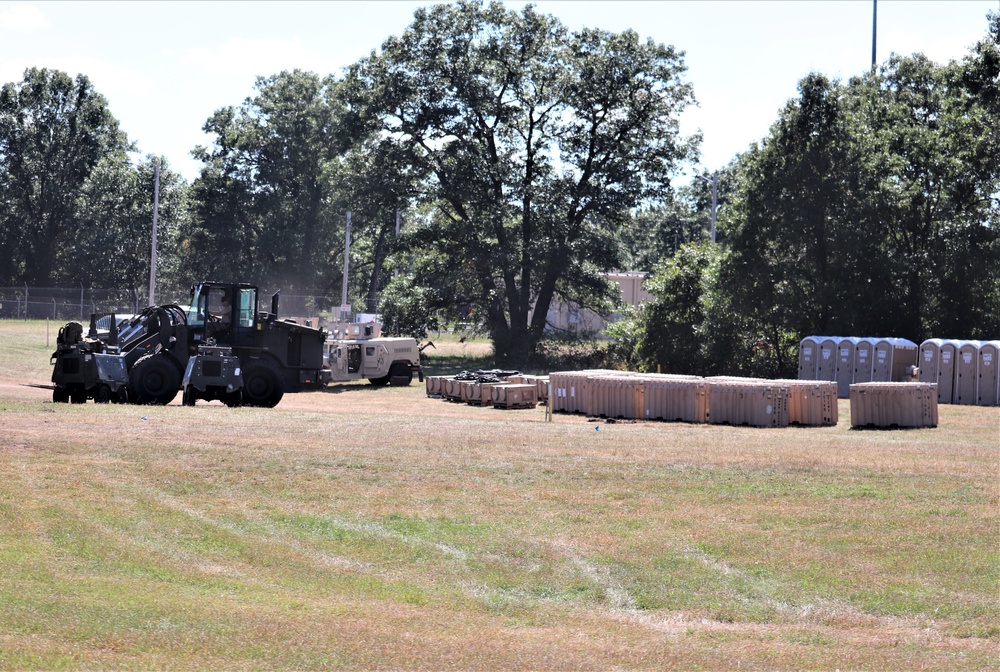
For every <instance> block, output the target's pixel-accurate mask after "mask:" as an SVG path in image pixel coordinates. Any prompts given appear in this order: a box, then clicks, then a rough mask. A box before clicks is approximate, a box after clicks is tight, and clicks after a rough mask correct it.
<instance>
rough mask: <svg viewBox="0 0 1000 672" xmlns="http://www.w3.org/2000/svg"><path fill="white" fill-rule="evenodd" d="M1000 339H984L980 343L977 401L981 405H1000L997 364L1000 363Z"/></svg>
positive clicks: (999, 377) (999, 378)
mask: <svg viewBox="0 0 1000 672" xmlns="http://www.w3.org/2000/svg"><path fill="white" fill-rule="evenodd" d="M998 359H1000V341H983V342H982V343H981V344H980V345H979V384H978V390H977V393H976V403H977V404H978V405H980V406H997V405H1000V400H998V398H997V397H998V393H997V383H998V381H1000V376H998V375H997V366H998V364H1000V362H998V361H997V360H998Z"/></svg>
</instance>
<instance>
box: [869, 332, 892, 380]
mask: <svg viewBox="0 0 1000 672" xmlns="http://www.w3.org/2000/svg"><path fill="white" fill-rule="evenodd" d="M892 341H893V339H891V338H880V339H878V340H877V341H875V356H874V357H873V358H872V382H873V383H888V382H889V381H891V380H892Z"/></svg>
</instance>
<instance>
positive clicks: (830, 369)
mask: <svg viewBox="0 0 1000 672" xmlns="http://www.w3.org/2000/svg"><path fill="white" fill-rule="evenodd" d="M839 344H840V337H839V336H827V337H826V338H824V339H823V340H822V341H820V344H819V359H818V360H817V362H816V380H837V345H839Z"/></svg>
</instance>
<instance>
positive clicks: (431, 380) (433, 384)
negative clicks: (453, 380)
mask: <svg viewBox="0 0 1000 672" xmlns="http://www.w3.org/2000/svg"><path fill="white" fill-rule="evenodd" d="M448 378H449V376H425V377H424V386H425V388H426V390H427V396H428V397H430V398H432V399H440V398H441V397H443V396H444V381H446V380H448Z"/></svg>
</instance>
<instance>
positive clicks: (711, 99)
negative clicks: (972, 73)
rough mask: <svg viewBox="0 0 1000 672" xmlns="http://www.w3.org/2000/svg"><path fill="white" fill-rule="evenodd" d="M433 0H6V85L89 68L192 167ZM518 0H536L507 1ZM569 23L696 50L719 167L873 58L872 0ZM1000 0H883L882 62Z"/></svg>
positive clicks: (630, 4) (599, 2)
mask: <svg viewBox="0 0 1000 672" xmlns="http://www.w3.org/2000/svg"><path fill="white" fill-rule="evenodd" d="M431 4H436V3H434V2H432V1H431V0H427V1H424V2H412V1H410V0H380V1H377V2H375V1H351V0H342V1H339V2H329V1H327V2H324V1H322V0H313V1H310V2H272V1H268V0H259V1H257V2H245V1H240V0H229V1H226V2H209V1H200V2H183V1H179V0H176V1H170V2H152V1H143V2H128V1H117V2H88V1H79V0H75V1H73V2H53V1H45V2H9V1H7V0H0V84H2V83H5V82H18V81H20V80H21V79H22V77H23V74H24V71H25V69H26V68H29V67H33V66H34V67H46V68H55V69H59V70H63V71H65V72H67V73H69V74H70V75H72V76H75V75H77V74H78V73H82V74H85V75H87V76H88V77H89V78H90V80H91V81H92V82H93V84H94V86H95V88H96V89H97V90H98V91H99V92H100V93H102V94H103V95H104V96H105V97H106V98H107V100H108V104H109V107H110V109H111V112H112V114H114V115H115V117H116V118H117V119H118V121H119V123H120V125H121V128H122V129H123V130H124V131H125V132H126V133H127V134H128V136H129V139H130V140H132V141H133V142H135V143H136V145H137V149H138V151H139V153H140V155H146V154H155V155H159V156H164V157H166V159H167V161H168V162H169V165H170V167H171V168H172V169H174V170H176V171H178V172H180V173H181V175H183V176H184V177H185V178H186V179H187V180H188V181H191V180H193V179H194V178H195V177H197V175H198V171H199V168H200V165H201V164H200V163H199V162H198V161H196V160H194V159H193V158H191V156H190V153H191V150H192V149H194V147H195V146H196V145H208V144H210V143H211V140H212V138H211V136H208V135H206V134H205V133H203V132H202V130H201V128H202V126H203V125H204V123H205V121H206V120H207V119H208V118H209V116H210V115H211V114H212V113H213V112H214V111H215V110H217V109H219V108H221V107H224V106H227V105H239V104H240V103H242V102H243V101H244V100H245V99H246V98H247V97H249V96H252V95H253V94H254V83H255V81H256V78H257V77H258V76H269V75H273V74H276V73H278V72H281V71H282V70H291V69H295V68H298V69H301V70H310V71H313V72H317V73H320V74H331V73H332V74H340V73H341V72H342V70H343V68H345V67H346V66H348V65H350V64H351V63H354V62H355V61H357V60H358V59H360V58H362V57H364V56H367V55H368V54H370V53H371V52H372V51H373V50H377V49H378V48H379V47H380V45H381V44H382V42H383V41H384V40H385V39H386V38H387V37H389V36H390V35H400V34H401V33H402V32H403V31H404V30H405V29H406V27H407V26H408V25H409V24H410V23H411V22H412V18H413V12H414V10H415V9H417V8H418V7H422V6H429V5H431ZM506 4H507V5H509V6H510V7H512V8H514V9H519V8H521V7H523V5H524V4H526V3H525V2H523V1H518V0H507V2H506ZM534 4H536V6H537V7H538V9H539V10H540V11H541V12H544V13H546V14H553V15H555V16H556V17H558V18H559V19H560V20H561V21H562V23H563V24H564V25H566V26H567V27H569V28H570V29H574V30H577V29H580V28H583V27H593V28H602V29H606V30H611V31H615V32H620V31H624V30H629V29H631V30H634V31H636V32H637V33H638V34H639V36H640V37H641V38H652V39H653V40H655V41H656V42H660V43H664V44H669V45H673V46H674V47H676V48H677V49H679V50H682V51H684V52H685V57H684V60H685V63H686V65H687V68H688V71H687V73H686V74H685V78H686V79H687V81H690V82H691V83H692V84H693V86H694V92H695V97H696V98H697V100H698V103H699V105H698V107H696V108H691V109H689V110H688V111H686V112H685V113H684V115H683V116H682V117H681V132H682V133H683V134H685V135H688V134H691V133H694V132H695V131H697V130H700V131H701V132H702V134H703V137H704V139H703V142H702V146H701V160H700V162H699V164H698V165H697V167H698V168H699V169H703V170H709V171H711V170H716V169H719V168H722V167H723V166H725V165H726V164H727V163H729V162H730V161H731V160H732V159H733V158H734V157H735V156H736V154H738V153H739V152H742V151H744V150H746V148H747V147H749V146H750V145H751V144H753V143H755V142H757V141H759V140H760V139H761V138H763V137H765V136H766V135H767V132H768V128H769V127H770V125H771V124H772V123H773V122H774V121H775V120H776V119H777V115H778V112H779V110H780V109H781V108H782V107H783V106H784V105H785V103H786V102H787V101H788V100H789V99H792V98H795V97H796V95H797V88H796V87H797V84H798V82H799V81H800V80H801V79H802V78H803V77H804V76H805V75H806V74H808V73H809V72H820V73H823V74H825V75H827V76H829V77H833V78H839V79H842V80H847V79H848V78H850V77H852V76H855V75H860V74H863V73H864V72H866V71H867V70H868V69H870V67H871V54H872V18H873V17H872V15H873V1H872V0H825V1H820V0H804V1H802V0H800V1H795V0H780V1H769V2H765V1H758V0H741V1H739V2H730V1H725V0H700V1H683V0H645V1H634V0H617V1H608V0H541V1H539V2H535V3H534ZM990 10H993V11H997V10H1000V0H944V1H941V0H936V1H932V0H878V2H877V19H878V20H877V27H878V31H877V41H876V45H877V53H876V58H877V60H878V61H879V62H883V61H885V60H886V59H887V58H888V56H889V54H890V52H895V53H898V54H907V55H908V54H912V53H915V52H923V53H924V54H925V55H927V56H928V57H929V58H931V59H932V60H934V61H937V62H939V63H946V62H948V61H949V60H952V59H958V60H960V59H961V58H962V57H963V56H965V54H967V53H968V50H969V48H970V47H971V46H972V45H973V44H974V43H975V42H976V41H978V40H979V39H981V38H982V37H983V36H984V34H985V31H986V14H987V12H988V11H990Z"/></svg>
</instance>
